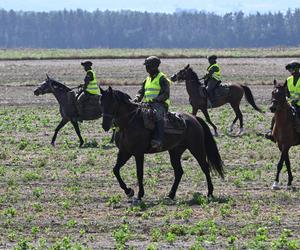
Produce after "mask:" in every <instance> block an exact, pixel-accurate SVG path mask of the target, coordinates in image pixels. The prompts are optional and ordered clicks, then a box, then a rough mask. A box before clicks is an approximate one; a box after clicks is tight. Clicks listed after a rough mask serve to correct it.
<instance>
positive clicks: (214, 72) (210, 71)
mask: <svg viewBox="0 0 300 250" xmlns="http://www.w3.org/2000/svg"><path fill="white" fill-rule="evenodd" d="M207 59H208V62H209V66H208V68H207V74H206V75H205V76H204V77H203V79H204V81H205V84H206V86H207V87H206V90H207V95H208V98H209V101H210V102H211V103H210V105H211V104H212V103H213V101H214V90H215V88H216V87H217V86H218V85H219V84H220V83H221V69H220V66H219V64H217V56H216V55H211V56H209V57H208V58H207Z"/></svg>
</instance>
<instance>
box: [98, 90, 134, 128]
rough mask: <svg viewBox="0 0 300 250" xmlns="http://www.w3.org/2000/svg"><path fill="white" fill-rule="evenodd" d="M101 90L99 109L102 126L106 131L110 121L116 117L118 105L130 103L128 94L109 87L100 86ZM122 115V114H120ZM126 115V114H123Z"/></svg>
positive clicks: (110, 123) (109, 126)
mask: <svg viewBox="0 0 300 250" xmlns="http://www.w3.org/2000/svg"><path fill="white" fill-rule="evenodd" d="M100 92H101V110H102V114H103V122H102V128H103V129H104V131H108V130H109V129H110V128H111V126H112V121H113V120H117V119H118V114H119V113H121V111H120V112H119V109H120V107H124V106H126V104H132V103H131V101H130V99H131V98H130V96H129V95H127V94H125V93H123V92H121V91H119V90H113V89H112V88H111V87H109V88H108V89H107V90H103V89H101V88H100ZM120 115H121V116H123V115H124V114H120ZM125 115H126V114H125Z"/></svg>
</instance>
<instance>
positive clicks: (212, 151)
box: [196, 117, 224, 179]
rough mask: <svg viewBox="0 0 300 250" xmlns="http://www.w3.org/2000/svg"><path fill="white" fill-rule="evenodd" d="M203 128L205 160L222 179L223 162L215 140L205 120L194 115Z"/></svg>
mask: <svg viewBox="0 0 300 250" xmlns="http://www.w3.org/2000/svg"><path fill="white" fill-rule="evenodd" d="M196 118H197V120H198V122H199V123H200V124H201V126H202V128H203V130H204V143H205V148H206V154H207V160H208V164H209V166H210V168H212V169H213V170H214V171H216V172H217V173H218V174H219V175H220V176H221V178H222V179H224V168H223V166H224V164H223V162H222V159H221V156H220V153H219V150H218V147H217V144H216V141H215V139H214V137H213V135H212V133H211V132H210V129H209V127H208V125H207V124H206V122H205V121H204V120H202V119H201V118H200V117H196Z"/></svg>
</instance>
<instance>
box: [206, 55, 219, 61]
mask: <svg viewBox="0 0 300 250" xmlns="http://www.w3.org/2000/svg"><path fill="white" fill-rule="evenodd" d="M207 59H208V60H217V59H218V57H217V56H216V55H211V56H209V57H207Z"/></svg>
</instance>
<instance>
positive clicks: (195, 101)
mask: <svg viewBox="0 0 300 250" xmlns="http://www.w3.org/2000/svg"><path fill="white" fill-rule="evenodd" d="M171 80H172V81H185V85H186V90H187V92H188V94H189V101H190V104H191V105H192V108H193V110H192V114H193V115H196V114H197V111H198V109H200V110H201V111H202V113H203V114H204V116H205V118H206V121H207V122H208V123H209V124H210V125H211V126H212V127H213V128H214V131H215V135H218V131H217V127H216V125H215V124H213V122H212V121H211V120H210V117H209V114H208V112H207V95H206V94H205V92H204V91H205V86H204V85H203V84H202V83H201V82H200V81H199V79H198V76H197V74H196V72H195V71H193V69H192V68H191V67H190V65H189V64H188V65H187V66H186V67H184V68H183V69H182V70H180V71H178V72H177V73H176V74H174V75H173V76H172V77H171ZM228 88H229V90H228V94H226V95H222V96H220V98H218V99H217V101H216V104H215V105H214V108H216V107H220V106H222V105H224V104H226V103H229V104H230V106H231V107H232V109H233V110H234V113H235V118H234V120H233V122H232V124H231V126H230V129H229V131H230V132H232V130H233V126H234V124H235V123H236V121H237V120H239V121H240V130H239V134H241V133H243V125H244V123H243V114H242V112H241V110H240V103H241V99H242V98H243V95H244V94H245V96H246V100H247V101H248V103H249V104H250V105H251V106H252V107H253V108H254V109H255V110H257V111H259V112H262V111H261V110H260V108H259V107H257V106H256V104H255V101H254V98H253V95H252V92H251V90H250V89H249V88H248V87H247V86H245V85H241V84H230V85H229V86H228ZM203 90H204V91H203Z"/></svg>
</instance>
